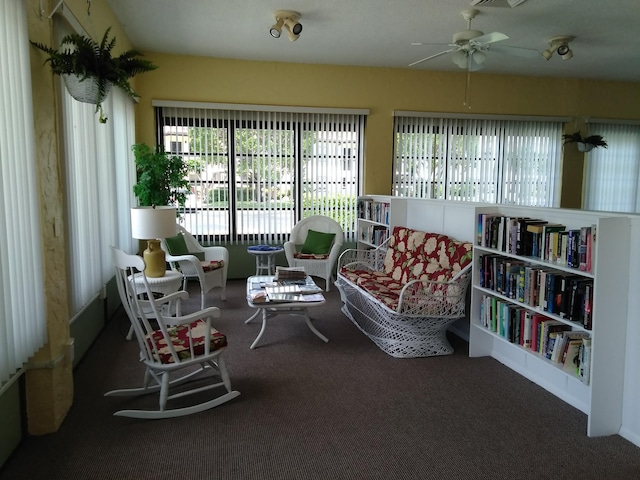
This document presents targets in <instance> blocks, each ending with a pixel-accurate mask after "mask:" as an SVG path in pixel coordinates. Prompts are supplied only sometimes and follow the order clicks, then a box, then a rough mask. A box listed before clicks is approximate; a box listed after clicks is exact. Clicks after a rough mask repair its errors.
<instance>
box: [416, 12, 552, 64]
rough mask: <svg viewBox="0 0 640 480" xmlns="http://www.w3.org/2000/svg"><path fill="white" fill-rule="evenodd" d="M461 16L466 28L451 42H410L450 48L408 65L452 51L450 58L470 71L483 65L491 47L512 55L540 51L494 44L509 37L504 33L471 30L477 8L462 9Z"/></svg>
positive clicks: (530, 54) (535, 54) (537, 53)
mask: <svg viewBox="0 0 640 480" xmlns="http://www.w3.org/2000/svg"><path fill="white" fill-rule="evenodd" d="M460 13H461V14H462V17H463V18H464V19H465V20H466V21H467V30H464V31H462V32H458V33H455V34H454V35H453V41H452V43H449V44H446V43H412V44H411V45H448V46H449V47H450V48H449V49H447V50H444V51H442V52H439V53H436V54H435V55H431V56H429V57H426V58H423V59H421V60H418V61H416V62H413V63H411V64H409V66H410V67H413V66H414V65H418V64H419V63H422V62H426V61H427V60H431V59H432V58H436V57H440V56H442V55H445V54H447V53H453V55H452V56H451V59H452V60H453V63H455V64H456V65H457V66H458V67H460V68H465V69H467V70H468V71H470V72H475V71H477V70H480V69H481V68H482V67H483V64H484V61H485V60H486V58H487V54H486V52H487V51H488V50H489V48H491V50H494V51H502V52H505V53H510V54H513V55H519V56H527V57H536V56H540V53H539V52H538V51H537V50H535V49H531V48H521V47H507V46H494V45H493V44H494V43H496V42H501V41H503V40H507V39H508V38H509V37H508V36H507V35H505V34H504V33H500V32H492V33H487V34H485V33H484V32H481V31H480V30H471V20H473V19H474V18H475V17H476V15H477V14H478V13H479V12H478V10H464V11H462V12H460Z"/></svg>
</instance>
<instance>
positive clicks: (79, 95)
mask: <svg viewBox="0 0 640 480" xmlns="http://www.w3.org/2000/svg"><path fill="white" fill-rule="evenodd" d="M62 79H63V80H64V84H65V86H66V87H67V91H68V92H69V95H71V96H72V97H73V98H75V99H76V100H77V101H79V102H82V103H90V104H92V105H98V103H100V101H101V100H104V98H102V99H101V98H100V89H99V88H98V83H97V82H96V81H95V80H94V79H93V78H91V77H86V78H84V79H83V78H82V77H81V76H79V75H74V74H64V75H62ZM111 85H112V84H111V83H108V84H107V88H106V90H105V95H104V96H105V97H106V96H107V95H108V94H109V91H110V90H111Z"/></svg>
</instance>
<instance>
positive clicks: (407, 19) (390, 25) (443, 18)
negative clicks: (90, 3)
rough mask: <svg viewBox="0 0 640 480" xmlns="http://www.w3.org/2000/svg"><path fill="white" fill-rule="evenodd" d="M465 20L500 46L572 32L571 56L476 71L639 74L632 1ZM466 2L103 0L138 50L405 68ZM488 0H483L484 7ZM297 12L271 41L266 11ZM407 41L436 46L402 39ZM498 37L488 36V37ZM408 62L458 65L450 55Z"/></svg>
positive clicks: (501, 56) (447, 33)
mask: <svg viewBox="0 0 640 480" xmlns="http://www.w3.org/2000/svg"><path fill="white" fill-rule="evenodd" d="M486 1H489V3H485V4H484V6H477V7H473V8H476V9H478V10H479V11H480V13H479V14H478V16H477V17H476V18H475V19H474V20H473V21H472V23H471V28H472V29H474V30H481V31H483V32H485V33H490V32H494V31H498V32H502V33H505V34H506V35H508V36H509V37H510V38H509V39H508V40H505V41H502V42H499V45H500V46H515V47H523V48H531V49H536V50H538V51H539V52H542V51H543V50H545V49H546V48H547V47H548V46H549V44H548V39H549V38H550V37H553V36H558V35H572V36H575V40H574V41H573V42H572V43H571V45H570V46H571V49H572V50H573V52H574V57H573V58H572V59H570V60H562V59H561V58H560V56H558V55H557V54H555V55H554V56H553V57H552V58H551V60H549V61H547V60H545V59H544V58H543V57H542V55H540V56H539V57H538V56H536V57H534V58H523V57H519V56H514V55H507V54H505V53H503V52H498V51H493V52H492V51H491V50H490V51H489V52H488V58H487V60H486V62H485V66H484V69H483V72H487V73H500V74H516V75H526V76H545V77H579V78H590V79H606V80H621V81H631V82H640V0H526V1H525V2H524V3H522V4H521V5H519V6H517V7H514V8H511V7H508V6H506V7H500V6H497V5H499V4H501V3H503V4H505V5H507V4H506V0H485V2H486ZM470 2H471V0H181V1H176V0H108V3H109V4H110V5H111V8H112V9H113V11H114V12H115V14H116V15H117V17H118V19H119V21H120V22H121V23H122V25H123V27H124V29H125V31H126V33H127V35H128V36H129V38H130V40H131V42H132V43H133V45H134V47H135V48H136V49H138V50H142V51H154V52H164V53H175V54H181V55H201V56H211V57H222V58H237V59H246V60H269V61H281V62H296V63H318V64H335V65H359V66H375V67H394V68H409V67H408V65H409V64H410V63H412V62H414V61H416V60H419V59H421V58H424V57H427V56H429V55H432V54H435V53H438V52H440V51H442V50H445V49H447V48H448V47H447V44H448V43H450V42H451V41H452V35H453V34H454V33H455V32H458V31H462V30H466V29H467V22H466V20H464V18H463V17H462V16H461V14H460V12H461V11H463V10H466V9H469V8H471V6H470ZM491 2H493V5H496V6H489V5H491ZM281 9H287V10H296V11H298V12H300V13H301V14H302V16H301V18H300V23H301V24H302V25H303V30H302V33H301V35H300V38H299V39H298V40H297V41H295V42H291V41H289V40H288V38H287V35H286V34H285V32H283V34H282V36H281V37H280V38H278V39H274V38H272V37H271V36H270V35H269V27H271V25H272V24H273V23H275V19H274V17H273V12H274V11H276V10H281ZM412 42H424V43H441V44H444V45H420V46H414V45H411V43H412ZM497 45H498V44H497ZM411 68H412V69H416V70H418V69H429V70H453V71H455V70H459V68H458V67H457V66H456V65H454V64H453V62H452V61H451V58H450V54H447V55H443V56H441V57H438V58H435V59H433V60H430V61H427V62H423V63H421V64H419V65H417V66H415V67H411Z"/></svg>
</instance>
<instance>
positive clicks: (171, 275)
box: [134, 270, 182, 285]
mask: <svg viewBox="0 0 640 480" xmlns="http://www.w3.org/2000/svg"><path fill="white" fill-rule="evenodd" d="M140 278H142V277H140V276H139V275H136V276H135V278H134V281H138V280H139V279H140ZM178 281H180V282H181V281H182V274H181V273H180V272H176V271H175V270H167V271H166V272H164V277H147V282H148V283H149V285H158V284H162V283H171V282H178Z"/></svg>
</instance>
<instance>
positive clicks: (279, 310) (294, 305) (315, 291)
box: [245, 275, 329, 349]
mask: <svg viewBox="0 0 640 480" xmlns="http://www.w3.org/2000/svg"><path fill="white" fill-rule="evenodd" d="M277 278H278V277H276V276H273V275H254V276H252V277H249V278H248V279H247V304H248V305H249V307H251V308H254V309H256V311H255V313H254V314H253V315H252V316H251V317H250V318H248V319H247V320H246V321H245V323H250V322H251V321H252V320H253V319H254V318H256V317H258V315H260V314H262V327H261V328H260V333H258V336H257V337H256V339H255V340H254V341H253V343H252V344H251V347H250V348H252V349H253V348H255V347H256V346H257V344H258V342H259V341H260V339H261V338H262V335H263V334H264V331H265V329H266V328H267V319H268V318H271V317H274V316H276V315H281V314H288V315H300V316H302V317H304V320H305V322H306V324H307V326H308V327H309V329H310V330H311V331H312V332H313V333H314V334H315V335H316V336H317V337H318V338H320V339H321V340H322V341H323V342H328V341H329V339H328V338H327V337H325V336H324V335H323V334H322V333H320V332H319V331H318V330H317V329H316V327H314V326H313V324H312V323H311V318H309V312H308V309H309V308H314V307H319V306H320V305H324V303H325V299H324V296H323V295H322V289H321V288H320V287H318V286H317V285H316V284H315V283H314V281H313V279H312V278H311V277H308V276H306V275H305V276H304V277H303V278H298V279H293V278H287V279H282V278H281V279H280V280H277Z"/></svg>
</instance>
